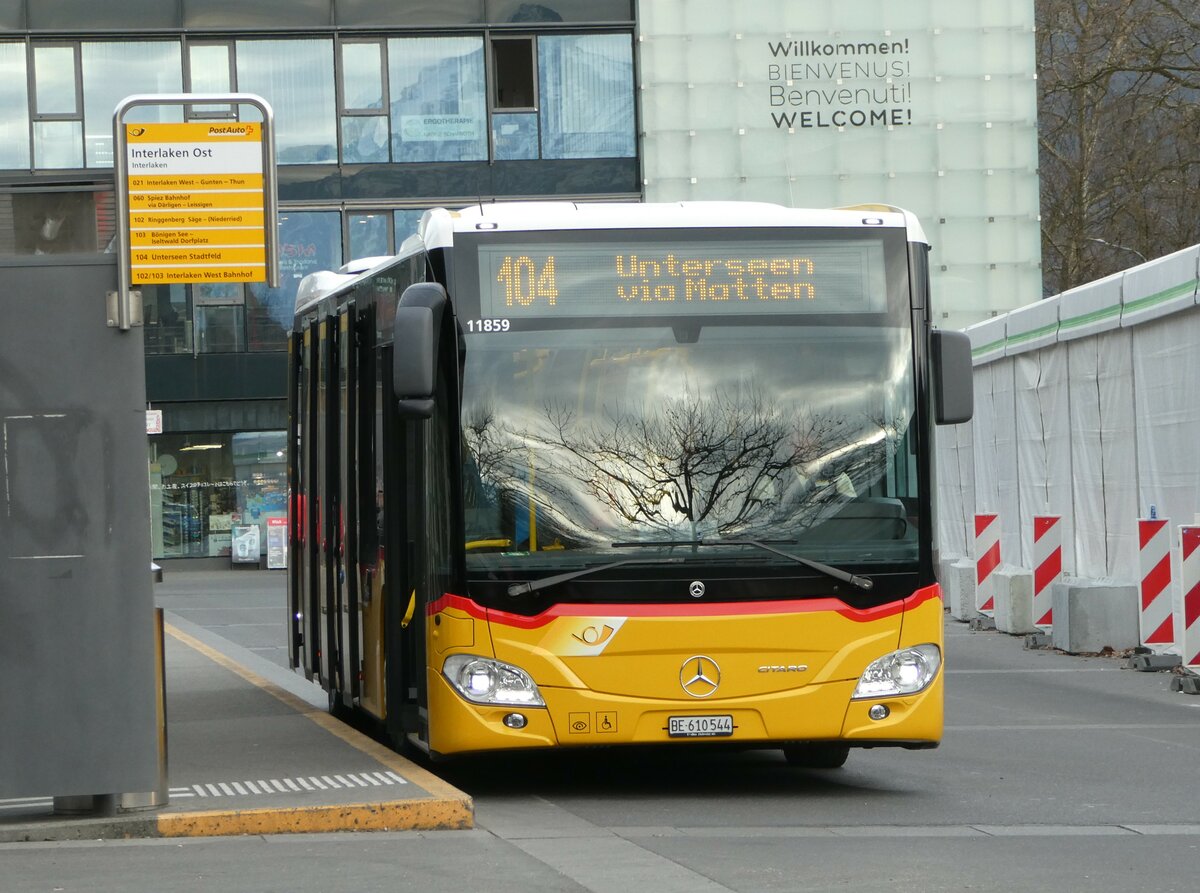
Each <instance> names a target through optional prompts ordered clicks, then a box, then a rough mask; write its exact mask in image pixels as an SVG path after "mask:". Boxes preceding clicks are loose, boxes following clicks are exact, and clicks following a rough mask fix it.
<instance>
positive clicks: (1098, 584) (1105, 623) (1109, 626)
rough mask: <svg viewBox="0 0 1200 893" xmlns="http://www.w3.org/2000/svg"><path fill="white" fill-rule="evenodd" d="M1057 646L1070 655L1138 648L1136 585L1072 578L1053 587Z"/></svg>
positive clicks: (1051, 634)
mask: <svg viewBox="0 0 1200 893" xmlns="http://www.w3.org/2000/svg"><path fill="white" fill-rule="evenodd" d="M1051 604H1052V606H1053V610H1054V628H1053V629H1052V630H1051V632H1050V636H1051V641H1052V642H1053V643H1054V647H1055V648H1058V649H1060V650H1062V651H1065V652H1067V653H1068V654H1081V653H1095V652H1098V651H1102V650H1103V649H1104V648H1105V647H1109V648H1112V649H1113V650H1115V651H1123V650H1125V649H1126V648H1136V647H1137V646H1138V645H1139V644H1140V642H1139V635H1138V592H1137V586H1136V585H1135V584H1133V583H1117V582H1113V581H1100V580H1085V579H1082V578H1079V577H1069V578H1065V579H1063V580H1060V581H1059V582H1057V583H1054V584H1053V589H1052V595H1051Z"/></svg>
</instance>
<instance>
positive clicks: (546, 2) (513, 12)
mask: <svg viewBox="0 0 1200 893" xmlns="http://www.w3.org/2000/svg"><path fill="white" fill-rule="evenodd" d="M487 20H488V21H489V22H493V23H508V22H631V21H633V9H632V4H631V3H630V0H541V2H540V3H530V2H528V0H487Z"/></svg>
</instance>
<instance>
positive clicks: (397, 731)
mask: <svg viewBox="0 0 1200 893" xmlns="http://www.w3.org/2000/svg"><path fill="white" fill-rule="evenodd" d="M391 363H392V348H391V347H387V348H385V349H384V350H383V351H381V352H380V355H379V365H378V367H377V386H376V399H377V410H378V412H377V415H376V425H377V430H376V441H375V443H376V457H375V461H376V464H377V467H378V469H379V471H380V473H381V474H382V482H381V483H382V487H381V489H380V499H381V510H380V517H381V518H382V519H383V523H382V525H381V531H380V537H381V541H382V544H383V549H382V555H383V560H382V561H381V562H380V564H381V572H382V573H383V575H384V586H383V594H384V599H385V601H384V605H383V624H384V655H385V660H384V669H385V673H386V689H387V716H386V726H387V731H388V735H389V737H390V738H391V740H392V742H393V744H394V745H395V746H396V747H398V748H403V747H404V746H406V745H407V744H408V742H409V737H408V736H409V734H410V733H414V732H417V731H418V729H419V713H418V709H419V700H420V698H421V692H422V691H423V689H424V664H423V662H418V653H417V648H416V642H417V639H418V637H417V635H416V632H417V631H418V630H423V629H424V622H423V621H424V616H423V614H422V613H421V606H420V604H419V601H420V600H421V596H420V594H419V593H418V588H417V586H416V578H415V576H414V574H413V561H414V555H415V554H416V553H417V552H418V551H419V549H420V543H421V541H422V540H423V531H422V530H421V520H422V515H421V513H420V512H419V511H418V506H419V504H420V500H421V499H422V496H423V492H424V490H423V488H422V487H421V486H420V484H419V479H418V478H417V477H416V476H415V475H414V464H416V463H418V459H419V453H420V449H419V440H418V439H417V438H418V435H419V431H418V429H417V426H416V425H415V424H414V423H412V422H406V421H403V420H401V419H400V416H399V414H398V412H397V411H396V402H395V400H394V399H392V392H391V387H390V386H389V384H388V383H389V382H390V380H391V376H390V373H389V372H388V370H390V369H391Z"/></svg>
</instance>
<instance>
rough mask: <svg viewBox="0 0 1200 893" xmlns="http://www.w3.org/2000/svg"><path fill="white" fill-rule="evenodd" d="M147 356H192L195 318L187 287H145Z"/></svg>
mask: <svg viewBox="0 0 1200 893" xmlns="http://www.w3.org/2000/svg"><path fill="white" fill-rule="evenodd" d="M141 291H142V320H143V326H144V329H143V333H144V335H145V338H146V353H148V354H172V353H191V352H192V314H191V305H190V303H189V301H188V287H187V286H186V285H143V286H142V287H141Z"/></svg>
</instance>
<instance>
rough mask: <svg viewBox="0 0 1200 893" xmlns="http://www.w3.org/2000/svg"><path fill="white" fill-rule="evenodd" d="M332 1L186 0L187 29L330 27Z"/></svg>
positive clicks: (184, 10)
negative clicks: (283, 26) (247, 0)
mask: <svg viewBox="0 0 1200 893" xmlns="http://www.w3.org/2000/svg"><path fill="white" fill-rule="evenodd" d="M330 2H331V0H254V2H253V3H247V2H246V0H183V26H184V27H185V28H210V29H222V30H226V31H231V30H235V29H242V28H252V27H259V26H266V27H268V28H278V27H279V26H280V25H281V24H282V25H286V26H287V27H289V28H302V27H318V28H323V27H328V26H329V23H330V21H331V20H332V15H331V13H330V9H329V7H330Z"/></svg>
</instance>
